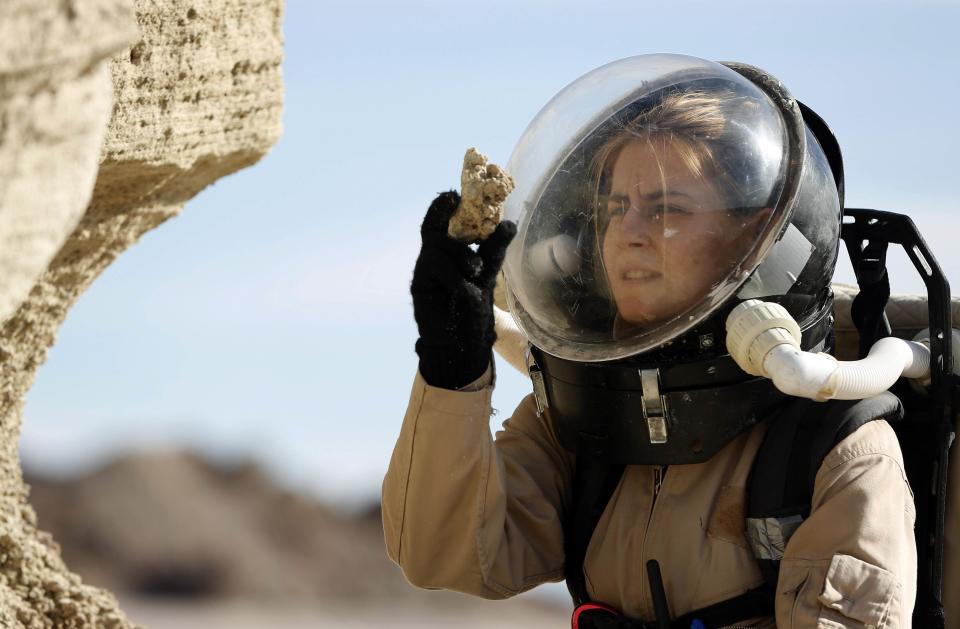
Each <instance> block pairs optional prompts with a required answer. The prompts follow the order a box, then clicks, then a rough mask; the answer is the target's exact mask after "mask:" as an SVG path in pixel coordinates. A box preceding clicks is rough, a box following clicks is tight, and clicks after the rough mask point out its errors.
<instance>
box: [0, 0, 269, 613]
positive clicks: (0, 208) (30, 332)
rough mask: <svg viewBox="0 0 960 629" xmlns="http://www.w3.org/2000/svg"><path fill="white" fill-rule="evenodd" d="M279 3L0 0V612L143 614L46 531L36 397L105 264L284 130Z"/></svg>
mask: <svg viewBox="0 0 960 629" xmlns="http://www.w3.org/2000/svg"><path fill="white" fill-rule="evenodd" d="M282 8H283V3H282V0H194V1H189V0H165V1H164V2H158V1H156V0H133V1H131V0H62V1H59V2H52V1H50V0H2V1H0V322H2V327H0V490H2V491H0V626H3V627H30V628H34V627H37V628H39V627H108V628H110V627H116V628H121V627H128V626H130V623H129V621H128V620H127V619H126V617H125V616H124V614H123V613H122V612H120V611H119V609H118V608H117V603H116V600H115V599H114V598H113V596H112V595H111V594H109V593H107V592H105V591H103V590H99V589H96V588H92V587H89V586H86V585H84V584H83V583H82V582H81V579H80V578H79V577H78V576H77V575H75V574H73V573H71V572H70V571H69V570H68V569H67V568H66V567H65V566H64V565H63V562H62V561H61V559H60V556H59V550H58V549H57V546H56V544H55V543H54V542H53V540H52V539H51V538H50V536H49V535H46V534H44V533H43V532H42V531H40V530H39V529H38V528H37V523H36V517H35V515H34V513H33V510H32V509H31V508H30V506H29V504H27V488H26V487H25V485H24V484H23V480H22V472H21V470H20V465H19V457H18V452H17V446H18V441H19V435H20V426H21V421H22V419H21V417H22V410H23V399H24V396H25V395H26V393H27V391H28V389H29V387H30V385H31V384H32V382H33V379H34V374H35V372H36V369H37V367H38V366H39V365H40V364H42V363H43V361H44V359H45V357H46V354H47V351H48V349H49V348H50V346H51V345H52V344H53V342H54V340H55V338H56V331H57V328H58V327H59V326H60V324H61V322H62V321H63V319H64V317H65V316H66V313H67V312H68V310H69V308H70V306H71V305H72V304H73V303H74V302H75V301H76V299H77V298H78V297H79V296H80V295H81V294H82V293H83V291H84V290H86V289H87V287H89V285H90V284H91V283H92V282H93V280H94V279H95V278H96V277H97V276H98V275H99V274H100V272H101V271H103V270H104V269H105V268H106V267H107V265H109V264H110V262H112V261H113V260H114V259H115V258H116V257H117V256H118V255H119V254H120V253H121V252H122V251H123V250H125V249H126V248H127V247H128V246H130V245H131V244H133V243H134V242H136V241H137V239H138V238H139V237H140V236H141V235H142V234H143V233H144V232H146V231H147V230H149V229H152V228H154V227H156V226H158V225H159V224H161V223H162V222H164V221H165V220H167V219H168V218H170V217H172V216H174V215H176V214H177V213H178V212H179V211H180V209H181V208H182V207H183V204H184V203H185V202H186V201H187V200H189V199H190V198H191V197H193V196H194V195H195V194H196V193H197V192H199V191H200V190H202V189H203V188H204V187H206V186H207V185H209V184H210V183H212V182H214V181H215V180H217V179H219V178H220V177H223V176H224V175H227V174H229V173H232V172H234V171H236V170H239V169H241V168H244V167H246V166H249V165H251V164H253V163H255V162H256V161H257V160H258V159H259V158H260V157H262V156H263V155H264V154H265V153H266V151H267V150H268V149H269V148H270V146H271V145H272V144H273V143H274V142H275V141H276V139H277V138H278V136H279V134H280V111H281V106H282V82H281V77H280V61H281V56H282V36H281V17H282ZM138 24H139V35H137V31H138V29H137V26H138ZM138 38H139V39H138ZM131 45H132V47H130V46H131ZM125 47H126V48H125ZM118 50H120V51H121V52H120V54H119V55H118V56H116V57H115V58H114V59H113V61H112V62H111V64H110V67H109V68H107V67H106V65H105V64H104V63H103V60H104V59H105V57H106V56H108V55H112V54H114V53H116V52H117V51H118ZM108 72H109V73H110V74H112V82H113V90H112V91H113V99H114V101H115V102H114V104H113V109H112V118H111V119H110V122H109V125H108V126H107V127H106V131H105V132H104V123H105V122H106V120H107V117H108V116H109V115H110V114H111V109H110V102H111V98H110V91H111V90H110V84H109V77H108ZM94 177H95V183H94ZM91 185H92V193H91Z"/></svg>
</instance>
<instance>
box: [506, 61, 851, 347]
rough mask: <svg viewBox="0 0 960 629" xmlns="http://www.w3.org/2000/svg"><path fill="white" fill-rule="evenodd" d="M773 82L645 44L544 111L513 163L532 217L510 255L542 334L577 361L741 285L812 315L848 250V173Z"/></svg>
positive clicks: (509, 269)
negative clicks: (841, 183) (644, 50)
mask: <svg viewBox="0 0 960 629" xmlns="http://www.w3.org/2000/svg"><path fill="white" fill-rule="evenodd" d="M748 70H752V69H748ZM755 72H757V71H755ZM760 83H761V84H760V85H758V83H756V82H754V81H753V80H750V79H748V78H746V77H745V76H743V75H742V74H740V73H738V72H735V71H734V70H732V69H730V68H727V67H725V66H722V65H720V64H716V63H712V62H708V61H703V60H700V59H693V58H690V57H682V56H677V55H648V56H643V57H633V58H630V59H625V60H622V61H618V62H615V63H613V64H609V65H607V66H604V67H602V68H599V69H598V70H595V71H593V72H591V73H589V74H587V75H586V76H584V77H582V78H581V79H578V80H577V81H576V82H574V83H573V84H571V85H570V86H568V87H567V88H566V89H565V90H563V91H562V92H561V93H560V94H558V95H557V96H556V97H555V98H554V99H553V100H552V101H551V102H550V103H549V104H548V105H547V106H546V107H545V108H544V109H543V111H541V112H540V114H538V116H537V118H536V119H534V121H533V122H532V123H531V125H530V127H529V128H528V130H527V132H526V133H525V134H524V136H523V138H522V139H521V140H520V143H519V144H518V146H517V148H516V149H515V151H514V154H513V156H512V157H511V160H510V165H509V166H508V169H509V170H510V171H511V172H512V173H513V174H514V176H515V178H516V179H517V182H518V188H517V190H516V191H515V192H514V195H513V196H511V197H510V198H509V199H508V201H507V209H506V216H507V218H509V219H511V220H514V221H517V223H518V225H519V227H520V232H519V235H518V238H517V239H516V240H515V242H514V244H513V245H512V246H511V249H510V251H509V253H508V257H507V261H506V264H505V267H504V270H505V276H506V280H507V287H508V301H509V305H510V308H511V311H512V312H513V313H514V315H515V317H516V318H517V321H518V323H519V324H520V326H521V327H522V328H523V330H524V332H525V333H526V334H527V336H528V338H529V339H530V340H531V342H533V343H534V345H536V346H538V347H540V348H541V349H543V350H545V351H547V352H549V353H551V354H554V355H556V356H559V357H562V358H567V359H570V360H577V361H588V362H589V361H603V360H612V359H618V358H623V357H627V356H632V355H635V354H639V353H642V352H644V351H647V350H650V349H652V348H656V347H659V346H662V345H664V344H665V343H668V342H670V341H671V340H673V339H676V338H678V337H679V336H681V335H683V334H684V333H686V332H688V331H690V330H691V329H692V328H694V327H695V326H697V325H698V324H699V323H701V322H703V321H704V320H705V319H707V318H709V317H710V316H711V315H715V314H716V313H717V312H718V311H719V310H721V309H723V308H725V307H728V306H731V302H732V301H735V300H736V295H737V293H738V291H741V290H742V291H743V293H744V297H743V298H748V297H759V296H762V297H766V298H768V299H774V300H780V301H782V302H784V305H785V306H787V308H788V309H790V310H791V312H792V314H794V316H795V317H797V319H798V321H800V322H801V324H802V323H803V320H804V317H808V318H809V317H811V316H813V315H814V314H815V313H816V311H817V309H818V307H819V305H820V304H821V302H822V301H823V299H824V291H825V290H826V286H827V283H828V282H829V278H830V276H831V275H832V271H833V264H834V261H835V259H836V250H837V238H838V235H839V216H840V210H839V202H838V200H837V194H836V188H835V186H834V184H833V180H832V175H831V174H830V169H829V166H828V165H827V163H826V159H825V158H824V157H823V154H822V151H820V149H819V146H818V145H817V143H816V140H814V139H813V138H812V136H810V135H809V134H808V133H806V132H805V131H804V129H803V123H802V121H801V119H800V116H799V110H798V109H797V105H796V103H795V102H794V101H793V100H792V98H790V97H789V95H788V94H786V93H785V92H783V91H782V89H781V90H780V91H775V92H773V93H770V92H769V91H768V89H767V88H765V87H764V86H765V85H766V83H765V82H760ZM570 131H573V133H572V135H570V134H569V132H570ZM558 136H563V137H562V138H558ZM758 265H759V267H758ZM808 267H809V268H808ZM751 273H752V275H751ZM748 278H749V281H747V280H748ZM745 282H746V286H744V284H745Z"/></svg>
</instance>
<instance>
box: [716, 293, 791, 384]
mask: <svg viewBox="0 0 960 629" xmlns="http://www.w3.org/2000/svg"><path fill="white" fill-rule="evenodd" d="M800 339H801V336H800V326H799V325H797V322H796V320H794V318H793V317H792V316H791V315H790V313H789V312H787V309H786V308H784V307H783V306H781V305H780V304H774V303H769V302H765V301H760V300H759V299H748V300H747V301H745V302H743V303H741V304H739V305H737V307H736V308H734V309H733V311H732V312H731V313H730V316H728V317H727V351H728V352H730V355H731V356H732V357H733V360H734V361H736V363H737V365H739V366H740V368H741V369H743V370H744V371H746V372H747V373H749V374H751V375H754V376H764V377H770V376H769V374H767V372H766V370H765V369H764V367H763V362H764V359H765V358H766V357H767V354H769V353H770V350H772V349H773V348H774V347H777V346H778V345H785V344H786V345H791V346H793V347H795V348H797V349H798V350H799V349H800Z"/></svg>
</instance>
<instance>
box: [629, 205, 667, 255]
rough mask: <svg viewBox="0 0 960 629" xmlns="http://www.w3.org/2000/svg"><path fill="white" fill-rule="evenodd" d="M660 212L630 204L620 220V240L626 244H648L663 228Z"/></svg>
mask: <svg viewBox="0 0 960 629" xmlns="http://www.w3.org/2000/svg"><path fill="white" fill-rule="evenodd" d="M660 216H661V214H660V213H659V212H656V211H649V210H644V209H640V208H638V207H636V206H630V209H628V210H627V212H626V214H624V215H623V220H622V221H621V222H620V238H621V242H622V243H623V244H625V245H627V246H643V245H649V244H650V243H651V242H652V241H653V239H654V238H656V237H657V236H658V235H659V234H660V233H661V232H662V230H663V227H662V222H663V221H662V220H661V219H660Z"/></svg>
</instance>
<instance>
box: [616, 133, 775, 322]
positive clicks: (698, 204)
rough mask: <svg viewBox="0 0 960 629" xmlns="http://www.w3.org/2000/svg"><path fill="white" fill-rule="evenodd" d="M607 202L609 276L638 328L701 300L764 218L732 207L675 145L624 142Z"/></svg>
mask: <svg viewBox="0 0 960 629" xmlns="http://www.w3.org/2000/svg"><path fill="white" fill-rule="evenodd" d="M654 147H656V148H654ZM605 204H606V207H605V208H604V207H601V208H600V211H604V210H606V212H607V215H606V220H605V221H604V222H605V223H607V227H606V229H605V231H604V233H603V235H602V253H603V262H604V266H605V268H606V273H607V279H608V281H609V283H610V287H611V289H612V291H613V297H614V300H615V301H616V304H617V309H618V310H619V312H620V316H621V317H622V318H623V319H625V320H626V321H628V322H630V323H634V324H637V325H645V324H650V323H655V322H658V321H661V320H664V319H667V318H670V317H672V316H675V315H677V314H679V313H681V312H683V311H684V310H686V309H687V308H690V307H691V306H693V305H695V304H696V303H697V302H699V301H701V299H702V298H703V297H704V296H705V295H706V294H707V293H708V292H709V291H710V289H711V287H712V286H714V285H715V284H716V283H718V282H720V281H721V280H722V279H723V278H724V277H726V276H727V275H728V273H729V272H730V270H731V269H732V267H733V266H734V265H735V264H737V263H738V262H739V261H740V259H741V258H742V257H743V254H744V253H746V251H745V249H744V247H745V246H749V244H750V242H752V239H753V238H752V236H753V233H754V232H755V229H754V225H748V223H751V224H755V223H758V222H759V220H757V218H758V217H757V216H756V215H755V216H754V217H752V218H740V217H738V216H736V215H735V214H734V213H733V212H730V211H726V209H725V208H727V204H726V203H725V201H724V199H723V196H722V195H721V194H720V193H719V192H718V191H717V190H716V189H715V188H714V187H713V186H712V185H711V184H710V182H709V181H707V180H706V179H704V178H703V177H698V176H697V175H695V174H694V173H693V172H691V170H690V169H689V167H688V166H687V165H686V163H685V162H684V161H683V159H682V158H681V156H680V154H679V153H678V152H677V150H676V148H675V147H673V146H672V145H671V143H670V142H657V143H655V144H653V143H651V142H648V141H645V140H637V141H635V142H631V143H630V144H627V145H626V146H624V148H623V149H622V150H621V151H620V153H619V155H618V156H617V157H616V161H615V162H614V166H613V170H612V172H611V188H610V194H609V196H608V197H607V198H606V199H605ZM745 239H749V240H745ZM744 243H745V244H744Z"/></svg>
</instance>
